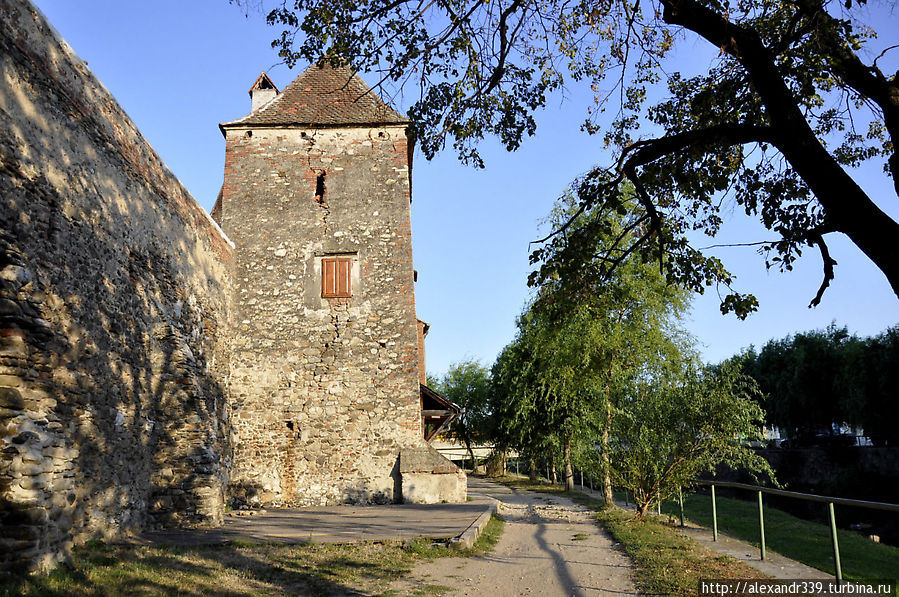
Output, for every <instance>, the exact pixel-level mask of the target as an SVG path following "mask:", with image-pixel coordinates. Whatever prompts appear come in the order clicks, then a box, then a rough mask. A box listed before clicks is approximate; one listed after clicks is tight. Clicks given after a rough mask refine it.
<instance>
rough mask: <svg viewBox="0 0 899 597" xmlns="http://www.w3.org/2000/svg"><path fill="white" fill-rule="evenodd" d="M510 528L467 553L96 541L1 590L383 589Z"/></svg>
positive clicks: (437, 547)
mask: <svg viewBox="0 0 899 597" xmlns="http://www.w3.org/2000/svg"><path fill="white" fill-rule="evenodd" d="M502 530H503V522H502V520H500V519H498V518H493V519H491V520H490V522H489V523H488V524H487V525H486V527H485V529H484V533H482V535H481V537H480V538H479V539H478V541H477V542H476V543H475V545H474V547H472V548H471V549H467V550H461V551H460V550H453V549H450V548H448V547H447V546H446V545H444V544H441V543H434V542H432V541H428V540H424V539H418V540H414V541H407V542H405V543H402V544H400V543H354V544H346V545H334V544H309V545H281V544H271V543H250V542H237V543H232V544H229V545H220V546H201V547H166V546H151V547H147V546H130V545H108V544H104V543H101V542H91V543H89V544H87V545H83V546H81V547H78V548H76V549H75V551H74V554H73V555H74V561H73V564H74V565H73V567H72V568H71V569H67V568H62V567H60V568H57V569H56V570H54V571H53V572H51V573H50V574H47V575H34V576H27V577H22V576H12V577H9V576H7V577H2V576H0V596H3V597H6V596H12V595H34V596H51V597H56V596H59V597H62V596H64V595H65V596H69V595H72V596H90V597H93V596H100V595H142V596H143V595H146V596H155V595H186V596H197V597H199V596H205V595H220V596H228V597H240V596H244V595H247V596H249V595H254V596H255V595H285V594H286V595H316V596H318V595H344V594H346V593H351V594H362V595H382V594H384V591H385V590H386V589H387V587H388V586H389V585H390V583H392V582H394V581H396V580H398V579H400V578H402V577H404V576H406V575H407V574H409V572H411V570H412V568H413V567H414V566H415V564H417V563H419V562H422V561H428V560H432V559H435V558H440V557H459V556H463V557H467V556H474V555H480V554H483V553H485V552H487V551H489V550H491V549H492V548H493V546H495V545H496V542H497V541H498V540H499V536H500V535H501V534H502ZM416 590H417V591H419V593H416V594H421V595H443V594H446V593H447V592H448V591H449V587H443V586H439V585H426V586H423V587H419V588H417V589H416ZM387 594H389V593H387Z"/></svg>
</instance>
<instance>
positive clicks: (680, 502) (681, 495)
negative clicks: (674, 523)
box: [677, 486, 684, 527]
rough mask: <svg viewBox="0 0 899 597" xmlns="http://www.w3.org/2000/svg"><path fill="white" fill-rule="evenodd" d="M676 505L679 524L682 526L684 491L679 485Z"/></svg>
mask: <svg viewBox="0 0 899 597" xmlns="http://www.w3.org/2000/svg"><path fill="white" fill-rule="evenodd" d="M677 505H678V506H679V507H680V525H681V527H683V526H684V492H683V490H682V488H681V487H680V486H678V488H677Z"/></svg>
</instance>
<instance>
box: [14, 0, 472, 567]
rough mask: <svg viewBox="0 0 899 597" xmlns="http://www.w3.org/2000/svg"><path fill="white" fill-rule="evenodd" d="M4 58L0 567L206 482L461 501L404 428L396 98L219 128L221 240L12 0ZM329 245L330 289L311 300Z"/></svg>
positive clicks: (431, 454) (99, 90)
mask: <svg viewBox="0 0 899 597" xmlns="http://www.w3.org/2000/svg"><path fill="white" fill-rule="evenodd" d="M328 72H329V73H330V75H329V74H328V73H325V72H324V71H322V72H319V73H317V74H316V76H315V77H312V79H310V81H312V82H310V86H311V87H310V89H312V88H316V85H318V86H319V87H321V88H322V89H324V88H326V87H329V86H331V83H334V81H333V80H332V81H331V82H330V83H329V82H328V80H327V77H328V76H331V75H333V74H334V73H333V72H331V71H328ZM319 75H325V78H324V79H322V78H321V77H319ZM263 76H264V75H263ZM0 77H2V82H0V531H2V532H0V571H3V570H10V569H15V570H21V569H32V568H45V569H46V568H48V567H50V566H52V565H53V564H54V563H57V562H60V561H64V560H65V558H66V557H67V554H68V553H69V550H70V548H71V546H72V545H73V544H74V543H78V542H82V541H84V540H87V539H89V538H92V537H103V538H109V537H114V536H117V535H120V534H122V533H127V532H131V531H138V530H140V529H145V528H148V527H154V526H167V525H182V526H212V525H218V524H220V523H221V522H222V520H223V516H224V511H225V504H226V501H227V500H231V501H232V502H233V503H235V504H241V503H244V504H245V503H249V504H254V505H255V504H267V505H291V506H298V505H313V504H315V505H318V504H337V503H345V502H351V503H363V502H398V501H411V502H438V501H464V500H465V491H466V489H465V487H466V485H465V475H464V473H463V472H461V471H460V470H459V469H458V468H457V467H455V466H454V465H452V464H451V463H449V462H448V461H446V460H445V459H444V458H442V457H441V456H440V455H439V454H438V453H437V452H436V451H434V450H433V449H432V448H430V446H429V445H428V444H427V443H426V442H425V441H424V438H423V431H422V416H423V412H422V410H423V407H422V404H423V398H422V395H421V393H420V392H421V389H420V387H419V375H420V373H421V371H420V368H421V369H423V363H420V357H421V356H422V355H423V353H421V352H420V351H421V350H423V348H422V347H420V346H419V342H421V341H422V340H423V336H422V338H419V334H418V325H419V323H418V321H417V319H416V313H415V299H414V279H413V278H414V272H413V269H412V240H411V230H410V200H411V188H410V185H411V181H410V176H411V172H410V169H411V163H410V155H409V152H410V144H409V142H408V140H407V138H406V136H405V125H404V122H406V121H405V119H404V118H403V117H402V116H400V115H398V114H396V113H395V112H392V110H390V109H389V108H387V106H386V105H384V104H383V102H381V101H380V99H376V98H374V97H373V96H367V94H366V93H364V92H363V93H362V96H365V97H366V98H367V99H366V101H365V102H361V103H357V102H355V101H352V102H346V101H344V102H343V104H342V106H343V107H342V108H340V109H341V110H349V111H350V112H352V111H353V110H357V109H361V108H359V107H360V106H363V105H365V106H368V107H369V108H372V109H375V111H381V109H382V108H383V109H384V110H386V111H387V112H389V113H390V114H392V116H389V119H388V120H382V121H377V120H376V121H367V120H366V121H365V122H367V123H369V124H368V125H366V126H361V125H359V126H357V125H351V124H346V123H344V124H342V125H339V126H305V127H304V126H296V125H295V124H291V125H289V126H282V125H280V124H273V125H271V126H269V125H268V124H266V125H264V126H261V127H260V126H249V125H248V126H241V125H239V124H235V123H239V122H247V119H250V120H252V119H253V118H255V116H254V114H257V112H256V111H255V109H256V108H259V112H262V110H263V108H262V107H261V106H263V105H264V104H265V102H263V101H261V100H260V101H259V102H256V103H257V106H254V112H253V114H251V115H250V116H248V117H245V118H244V119H241V120H240V121H233V122H232V123H225V124H223V125H222V130H223V131H225V133H226V166H225V182H224V185H223V189H222V195H221V198H220V201H219V203H218V204H217V205H216V208H215V209H214V210H213V211H214V213H215V214H216V217H217V218H219V220H220V221H221V223H222V224H223V226H224V228H225V230H226V231H227V232H228V233H229V234H231V235H232V238H233V239H234V240H235V242H236V246H235V244H234V243H232V242H231V240H229V238H228V237H227V236H226V235H225V233H224V232H223V231H222V229H220V228H219V226H218V224H217V223H216V222H215V221H213V219H212V218H211V217H210V216H209V215H208V214H207V213H206V212H205V211H204V210H203V209H202V208H201V207H200V206H199V205H198V204H197V203H196V201H195V200H194V199H193V198H192V197H191V196H190V195H189V193H188V192H187V190H186V189H185V188H184V187H183V186H182V185H181V183H180V182H179V181H178V179H177V178H176V177H175V176H174V175H173V174H172V173H171V172H170V171H169V170H168V169H167V168H166V167H165V165H164V164H163V163H162V161H161V160H160V158H159V156H157V155H156V153H155V152H154V151H153V149H152V148H151V147H150V146H149V144H148V143H147V142H146V140H144V138H143V137H142V136H141V134H140V132H139V131H138V130H137V129H136V127H135V126H134V124H133V123H132V122H131V120H130V119H129V118H128V116H127V115H126V114H125V112H124V111H123V110H122V108H121V107H120V106H119V105H118V103H117V102H116V101H115V99H114V98H113V97H112V96H111V94H110V93H109V92H108V91H107V90H106V89H105V88H104V87H103V85H102V84H101V83H100V82H99V81H98V80H97V79H96V78H95V77H94V76H93V75H92V74H91V73H90V71H89V70H88V69H87V66H86V64H85V63H84V62H83V61H81V60H80V59H79V58H78V57H77V56H76V55H75V54H74V52H73V51H72V50H71V49H70V48H69V47H68V45H67V44H66V43H65V42H64V41H63V40H62V39H61V38H60V37H59V36H58V35H57V34H56V33H55V32H54V31H53V30H52V28H51V27H50V25H49V24H48V23H47V22H46V20H45V19H44V18H43V16H42V15H41V14H40V13H39V12H38V11H37V9H35V8H34V7H33V6H32V5H31V4H30V3H29V2H28V1H27V0H0ZM316 77H318V78H316ZM260 79H261V78H260ZM313 79H314V80H315V81H317V83H316V82H315V81H313ZM304 80H305V79H304ZM297 81H300V78H298V79H297ZM268 83H270V81H268ZM295 83H296V82H295ZM337 83H338V84H337V88H339V89H342V90H343V91H346V88H345V87H344V86H345V85H347V79H346V77H344V79H343V81H337ZM351 83H352V85H355V86H356V87H355V88H354V89H357V91H358V90H363V89H367V87H365V84H364V82H362V81H361V79H358V78H353V79H352V81H351ZM360 86H361V87H360ZM255 87H256V86H255V85H254V88H255ZM331 88H332V89H333V86H331ZM292 89H293V90H294V92H302V93H306V92H307V91H308V90H306V89H304V88H301V87H300V86H297V85H294V87H292ZM262 91H263V94H264V95H265V96H267V97H269V98H272V97H276V91H275V90H274V89H273V85H271V86H270V87H269V88H267V89H263V90H262ZM354 93H355V92H354ZM313 95H314V94H313ZM344 95H346V93H345V94H344ZM350 96H351V97H353V98H356V97H357V95H354V94H353V93H351V94H350ZM281 97H282V99H283V98H284V97H285V96H281ZM291 97H294V96H291ZM315 97H319V99H322V97H323V96H315ZM255 99H259V98H255ZM295 99H296V98H295ZM291 101H293V100H291ZM305 101H306V99H305V96H302V97H300V98H299V99H298V100H297V101H296V102H295V103H294V104H290V105H288V106H287V107H286V113H287V114H288V115H289V116H290V115H292V114H295V113H296V110H297V109H298V106H299V107H302V106H305V105H306V104H305V103H304V102H305ZM322 102H323V103H322V107H323V110H325V111H328V110H336V109H337V108H335V105H336V104H335V102H334V101H332V97H331V96H327V97H324V99H322ZM366 102H367V103H366ZM337 103H340V102H337ZM366 109H367V108H366ZM378 113H381V112H378ZM290 117H291V118H292V116H290ZM375 122H381V124H374V123H375ZM357 124H359V123H357ZM335 258H338V259H340V260H343V262H344V263H349V264H350V269H349V270H346V271H348V272H349V275H348V276H347V278H346V280H345V283H348V284H349V285H350V286H351V289H352V292H351V293H350V295H349V296H341V297H336V298H329V297H323V294H324V293H323V289H322V287H323V282H322V277H323V276H322V268H323V265H322V263H323V260H329V259H335ZM346 260H349V261H346ZM431 394H433V392H431ZM447 412H448V411H447Z"/></svg>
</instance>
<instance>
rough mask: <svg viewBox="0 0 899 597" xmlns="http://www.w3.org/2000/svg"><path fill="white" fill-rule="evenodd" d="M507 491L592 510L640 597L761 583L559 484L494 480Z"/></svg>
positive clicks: (651, 520) (654, 520) (671, 531)
mask: <svg viewBox="0 0 899 597" xmlns="http://www.w3.org/2000/svg"><path fill="white" fill-rule="evenodd" d="M498 480H499V481H500V482H502V483H505V484H506V485H508V486H509V487H513V488H515V489H526V490H530V491H539V492H543V493H549V494H552V495H561V496H564V497H567V498H568V499H571V500H573V501H574V502H576V503H579V504H582V505H584V506H587V507H589V508H591V509H593V510H595V511H596V513H597V514H596V518H597V520H598V521H599V522H600V523H601V524H602V525H603V527H605V529H606V530H607V531H608V532H609V534H610V535H611V536H612V538H614V539H615V540H616V541H618V542H619V543H620V544H621V546H622V548H623V549H624V551H625V552H626V553H627V554H628V555H629V556H630V558H631V560H632V561H633V562H634V566H635V568H636V570H635V573H634V580H635V581H636V583H637V588H638V589H639V590H640V592H641V593H643V594H645V595H695V594H696V587H697V585H698V583H699V579H701V578H706V579H708V578H729V579H730V578H741V579H742V578H765V575H764V574H762V573H761V572H759V571H758V570H756V569H755V568H752V567H750V566H748V565H747V564H745V563H743V562H740V561H738V560H736V559H734V558H732V557H730V556H725V555H720V554H718V553H715V552H713V551H710V550H708V549H706V548H704V547H702V546H701V545H699V544H698V543H696V542H695V541H693V540H692V539H690V538H689V537H685V536H683V535H681V534H680V533H678V532H677V530H676V529H675V528H674V527H673V526H672V525H671V524H669V523H666V522H663V520H661V519H659V518H658V517H655V516H647V517H646V518H644V519H642V520H641V519H639V518H637V517H636V516H635V514H634V513H633V512H630V511H626V510H622V509H620V508H605V507H604V504H603V503H602V501H600V500H597V499H594V498H592V497H590V496H588V495H586V494H583V493H581V492H579V491H573V492H566V491H565V488H564V487H562V486H560V485H549V484H542V483H531V482H530V481H528V479H522V478H520V477H506V478H502V479H498Z"/></svg>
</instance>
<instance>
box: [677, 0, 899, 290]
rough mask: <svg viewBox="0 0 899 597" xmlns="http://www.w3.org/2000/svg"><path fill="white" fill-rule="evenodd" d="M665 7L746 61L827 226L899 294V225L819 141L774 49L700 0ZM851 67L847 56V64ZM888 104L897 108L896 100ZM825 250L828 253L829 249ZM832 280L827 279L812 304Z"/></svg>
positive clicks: (782, 146)
mask: <svg viewBox="0 0 899 597" xmlns="http://www.w3.org/2000/svg"><path fill="white" fill-rule="evenodd" d="M662 5H663V8H664V13H663V18H664V20H665V22H667V23H670V24H673V25H680V26H682V27H685V28H687V29H689V30H691V31H693V32H695V33H697V34H699V35H700V36H702V37H703V38H705V39H706V40H707V41H709V42H710V43H711V44H713V45H714V46H715V47H717V48H720V49H721V50H722V51H725V52H727V53H728V54H730V55H731V56H733V57H734V58H735V59H736V60H738V61H739V62H740V63H741V64H742V66H743V67H744V69H745V71H746V73H747V75H748V77H749V80H750V81H751V83H752V86H753V89H754V91H755V93H757V94H758V97H759V98H760V99H761V101H762V103H763V104H764V106H765V111H766V114H767V116H768V117H769V118H770V119H771V124H770V128H771V131H772V134H773V135H774V136H775V139H774V140H773V144H774V145H775V146H776V147H777V148H778V149H779V150H780V152H781V153H782V154H783V156H784V157H785V158H786V159H787V161H788V162H789V163H790V165H791V166H792V167H793V169H794V170H795V171H796V173H797V174H798V175H799V176H800V177H801V178H802V180H803V181H804V182H805V183H806V184H807V185H808V187H809V189H811V191H812V193H814V195H815V197H816V198H817V200H818V201H819V202H820V204H821V206H822V207H823V208H824V213H825V214H826V218H827V223H826V225H827V226H828V227H829V228H830V230H835V231H839V232H842V233H844V234H845V235H846V236H848V237H849V238H850V239H851V240H852V242H854V243H855V245H856V246H857V247H858V248H859V249H861V250H862V252H863V253H864V254H865V255H867V256H868V258H869V259H871V261H873V262H874V264H875V265H877V267H878V268H880V271H881V272H883V273H884V275H885V276H886V278H887V280H888V281H889V283H890V286H891V287H892V289H893V292H894V293H895V294H896V295H897V296H899V251H897V250H896V238H899V223H897V222H895V221H894V220H893V219H892V218H890V216H888V215H887V214H886V213H884V212H883V211H882V210H881V209H880V208H879V207H878V206H877V205H876V204H875V203H874V202H873V201H872V200H871V199H870V197H868V195H867V194H866V193H865V191H864V190H863V189H862V188H861V187H860V186H859V185H858V183H856V182H855V180H854V179H853V178H852V177H851V176H850V175H849V173H848V172H846V170H845V169H844V168H843V167H842V165H840V164H839V163H838V162H837V161H836V159H835V158H834V157H833V156H832V155H831V154H830V152H828V150H827V148H825V147H824V145H822V143H821V141H820V140H818V138H817V136H816V135H815V132H814V131H813V130H812V128H811V126H810V125H809V122H808V120H807V119H806V117H805V115H804V114H803V112H802V108H801V107H800V106H799V105H798V103H797V102H796V99H795V97H794V95H793V92H792V91H791V90H790V88H789V86H788V85H787V83H786V81H785V80H784V77H783V75H782V74H781V73H780V71H779V69H778V66H777V64H776V63H775V59H774V53H773V52H771V51H770V49H769V48H768V47H766V46H765V44H764V41H763V40H762V38H761V37H760V36H759V34H758V32H757V31H755V30H753V29H751V28H745V27H742V26H740V25H737V24H734V23H731V22H729V21H728V20H727V18H726V16H724V15H721V14H720V13H718V12H716V11H715V10H713V9H710V8H708V7H706V6H704V5H702V4H700V3H699V2H697V1H696V0H662ZM821 18H826V17H823V16H822V17H821ZM847 65H848V63H847V62H846V61H845V60H844V61H843V66H847ZM862 70H864V69H862ZM884 89H886V88H885V87H884ZM874 99H881V101H880V102H879V103H880V105H881V106H882V107H883V106H887V104H885V103H884V100H883V98H874ZM888 107H892V103H891V102H890V105H889V106H888ZM888 111H889V112H890V113H891V114H892V113H894V112H893V111H892V110H888ZM895 122H899V119H894V117H891V123H893V124H895ZM888 124H889V123H888ZM891 132H892V131H891ZM893 141H894V142H895V141H896V139H893ZM893 175H894V177H895V176H896V173H895V172H894V174H893ZM830 230H824V231H823V232H828V231H830ZM819 236H820V235H819ZM813 242H814V238H811V239H809V244H812V243H813ZM822 242H823V241H822ZM821 249H822V253H824V248H823V247H821ZM825 275H828V274H825ZM829 281H830V280H829V278H826V279H825V282H824V283H823V284H822V288H821V290H819V294H818V296H817V297H815V300H814V301H813V302H812V304H813V305H814V304H816V301H817V300H819V299H820V294H821V292H823V291H824V288H826V287H827V285H828V284H829Z"/></svg>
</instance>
